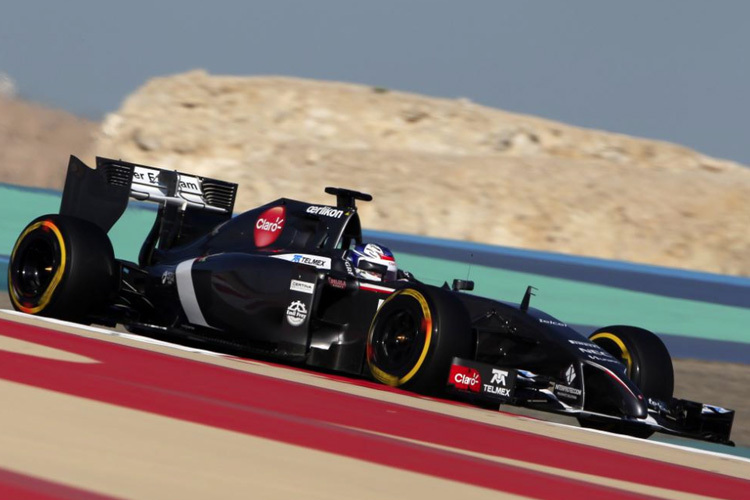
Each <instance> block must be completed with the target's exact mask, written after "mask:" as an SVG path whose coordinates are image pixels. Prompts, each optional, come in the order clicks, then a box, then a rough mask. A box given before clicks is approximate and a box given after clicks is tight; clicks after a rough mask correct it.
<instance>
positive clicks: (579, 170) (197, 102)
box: [97, 71, 750, 275]
mask: <svg viewBox="0 0 750 500" xmlns="http://www.w3.org/2000/svg"><path fill="white" fill-rule="evenodd" d="M97 151H98V152H99V153H100V154H108V155H114V156H118V157H123V158H129V159H131V160H133V161H136V162H145V163H153V164H157V165H162V166H165V167H169V168H174V169H184V170H188V171H194V172H198V173H200V174H203V175H206V176H216V177H219V178H226V179H231V180H233V181H235V182H238V183H240V186H241V188H240V194H239V202H238V208H239V209H243V208H248V207H250V206H253V205H255V204H259V203H261V202H266V201H270V200H273V199H275V198H277V197H281V196H288V197H293V198H301V199H310V200H318V201H321V202H323V201H329V202H330V200H328V197H327V196H326V195H324V194H323V187H325V186H328V185H337V186H346V187H351V188H354V189H358V190H361V191H366V192H370V193H372V194H373V195H374V196H375V201H374V202H373V203H371V204H367V205H364V206H363V208H362V214H363V217H364V220H365V224H366V225H367V227H370V228H374V229H383V230H388V231H397V232H405V233H415V234H426V235H430V236H438V237H446V238H454V239H460V240H469V241H479V242H486V243H494V244H499V245H509V246H516V247H524V248H534V249H541V250H551V251H556V252H564V253H572V254H579V255H588V256H595V257H604V258H613V259H622V260H629V261H636V262H645V263H652V264H659V265H666V266H673V267H680V268H692V269H701V270H706V271H714V272H721V273H729V274H744V275H750V231H748V227H750V169H748V168H745V167H742V166H740V165H737V164H734V163H731V162H727V161H721V160H716V159H713V158H709V157H707V156H705V155H702V154H699V153H697V152H695V151H692V150H690V149H687V148H684V147H680V146H677V145H673V144H669V143H665V142H658V141H651V140H644V139H636V138H632V137H628V136H623V135H617V134H610V133H605V132H599V131H594V130H587V129H582V128H576V127H571V126H568V125H564V124H562V123H556V122H552V121H548V120H543V119H539V118H534V117H530V116H523V115H518V114H512V113H507V112H504V111H500V110H497V109H492V108H488V107H485V106H480V105H477V104H474V103H472V102H470V101H468V100H465V99H458V100H447V99H435V98H428V97H423V96H419V95H414V94H407V93H402V92H394V91H389V90H387V89H382V88H373V87H367V86H361V85H350V84H342V83H332V82H321V81H311V80H301V79H292V78H275V77H262V78H261V77H253V78H247V77H228V76H212V75H208V74H206V73H205V72H202V71H194V72H190V73H185V74H180V75H176V76H171V77H166V78H157V79H154V80H151V81H149V82H147V83H146V84H145V85H144V86H143V87H142V88H140V89H138V90H137V91H136V92H135V93H134V94H132V95H131V96H130V97H128V98H127V100H126V101H125V102H124V104H123V106H122V108H121V109H120V110H119V111H118V112H117V113H114V114H112V115H110V116H109V117H107V119H106V121H105V123H104V124H103V127H102V131H101V134H100V137H99V140H98V142H97Z"/></svg>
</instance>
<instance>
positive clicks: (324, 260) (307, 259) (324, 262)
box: [271, 253, 331, 269]
mask: <svg viewBox="0 0 750 500" xmlns="http://www.w3.org/2000/svg"><path fill="white" fill-rule="evenodd" d="M271 257H273V258H275V259H282V260H288V261H289V262H294V263H297V264H305V265H307V266H314V267H317V268H321V269H330V268H331V259H330V258H329V257H321V256H319V255H307V254H301V253H283V254H279V255H272V256H271Z"/></svg>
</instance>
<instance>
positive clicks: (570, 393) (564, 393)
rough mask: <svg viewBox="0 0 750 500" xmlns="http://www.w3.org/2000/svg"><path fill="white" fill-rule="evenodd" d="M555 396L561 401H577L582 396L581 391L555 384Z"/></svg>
mask: <svg viewBox="0 0 750 500" xmlns="http://www.w3.org/2000/svg"><path fill="white" fill-rule="evenodd" d="M555 394H556V395H557V397H560V398H563V399H578V398H579V397H581V394H583V391H582V390H581V389H576V388H575V387H569V386H567V385H562V384H555Z"/></svg>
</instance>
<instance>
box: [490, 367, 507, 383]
mask: <svg viewBox="0 0 750 500" xmlns="http://www.w3.org/2000/svg"><path fill="white" fill-rule="evenodd" d="M507 376H508V372H506V371H505V370H498V369H497V368H493V369H492V380H490V383H491V384H500V385H502V386H505V385H507V383H506V382H505V377H507Z"/></svg>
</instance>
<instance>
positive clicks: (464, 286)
mask: <svg viewBox="0 0 750 500" xmlns="http://www.w3.org/2000/svg"><path fill="white" fill-rule="evenodd" d="M461 290H466V291H468V292H470V291H472V290H474V282H473V281H470V280H453V291H454V292H458V291H461Z"/></svg>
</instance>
